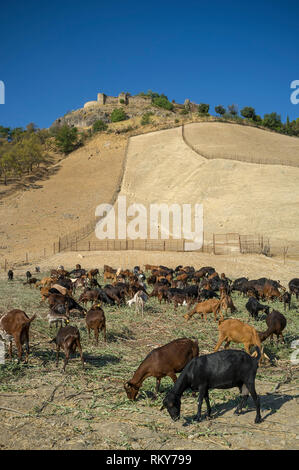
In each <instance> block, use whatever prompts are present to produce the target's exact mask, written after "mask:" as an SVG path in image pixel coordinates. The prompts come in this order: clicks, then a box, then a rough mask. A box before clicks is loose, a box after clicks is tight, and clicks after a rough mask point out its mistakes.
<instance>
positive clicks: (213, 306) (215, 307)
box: [184, 299, 223, 321]
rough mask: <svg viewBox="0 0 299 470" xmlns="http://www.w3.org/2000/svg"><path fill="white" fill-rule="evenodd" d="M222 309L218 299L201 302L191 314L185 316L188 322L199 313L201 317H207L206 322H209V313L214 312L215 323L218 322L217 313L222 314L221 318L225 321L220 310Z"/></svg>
mask: <svg viewBox="0 0 299 470" xmlns="http://www.w3.org/2000/svg"><path fill="white" fill-rule="evenodd" d="M220 307H221V301H220V300H217V299H209V300H205V301H204V302H200V303H198V304H196V305H195V307H194V308H193V310H191V311H190V312H187V313H186V314H185V315H184V318H186V320H187V321H188V320H190V318H191V317H192V316H193V315H194V314H195V313H199V315H201V318H202V319H203V317H204V316H205V321H207V313H212V312H213V314H214V319H215V321H217V313H220V317H221V318H222V319H223V314H222V312H221V310H220Z"/></svg>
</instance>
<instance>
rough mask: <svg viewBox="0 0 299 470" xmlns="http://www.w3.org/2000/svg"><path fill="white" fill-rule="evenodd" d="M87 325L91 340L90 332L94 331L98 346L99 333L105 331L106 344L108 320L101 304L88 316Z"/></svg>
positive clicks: (89, 312) (92, 309) (95, 306)
mask: <svg viewBox="0 0 299 470" xmlns="http://www.w3.org/2000/svg"><path fill="white" fill-rule="evenodd" d="M85 321H86V325H87V330H88V337H89V338H90V330H93V331H94V336H95V340H96V344H97V345H98V343H99V331H100V330H101V331H103V334H104V341H105V343H106V340H107V339H106V319H105V314H104V310H103V309H102V308H101V306H100V304H95V305H93V306H92V307H91V309H90V310H89V311H88V312H87V314H86V318H85Z"/></svg>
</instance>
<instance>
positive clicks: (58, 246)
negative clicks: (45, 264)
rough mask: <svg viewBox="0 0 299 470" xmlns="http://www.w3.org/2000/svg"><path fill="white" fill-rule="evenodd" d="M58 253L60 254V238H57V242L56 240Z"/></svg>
mask: <svg viewBox="0 0 299 470" xmlns="http://www.w3.org/2000/svg"><path fill="white" fill-rule="evenodd" d="M58 253H60V237H59V240H58Z"/></svg>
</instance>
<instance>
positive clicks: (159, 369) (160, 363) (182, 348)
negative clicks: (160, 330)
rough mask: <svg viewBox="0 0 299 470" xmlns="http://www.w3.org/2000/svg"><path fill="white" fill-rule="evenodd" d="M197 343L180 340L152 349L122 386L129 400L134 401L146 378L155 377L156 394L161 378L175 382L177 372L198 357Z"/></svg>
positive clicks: (184, 339)
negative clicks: (168, 378)
mask: <svg viewBox="0 0 299 470" xmlns="http://www.w3.org/2000/svg"><path fill="white" fill-rule="evenodd" d="M198 352H199V351H198V342H197V341H196V340H195V341H192V340H191V339H188V338H180V339H176V340H174V341H171V343H168V344H165V345H164V346H161V347H160V348H156V349H153V351H152V352H150V353H149V354H148V355H147V356H146V358H145V359H144V361H143V362H142V363H141V364H140V366H139V367H138V369H137V370H136V372H135V373H134V375H133V377H132V378H131V380H129V381H128V382H126V383H125V384H124V388H125V391H126V393H127V396H128V398H129V399H130V400H136V397H137V394H138V392H139V389H140V387H141V385H142V383H143V382H144V380H145V379H147V378H148V377H156V379H157V381H156V393H158V392H159V387H160V382H161V379H162V377H166V376H168V377H170V378H171V379H172V380H173V382H176V380H177V376H176V373H177V372H181V371H182V370H183V369H184V367H185V366H186V364H187V363H188V362H189V361H190V360H191V359H192V358H193V357H196V356H198Z"/></svg>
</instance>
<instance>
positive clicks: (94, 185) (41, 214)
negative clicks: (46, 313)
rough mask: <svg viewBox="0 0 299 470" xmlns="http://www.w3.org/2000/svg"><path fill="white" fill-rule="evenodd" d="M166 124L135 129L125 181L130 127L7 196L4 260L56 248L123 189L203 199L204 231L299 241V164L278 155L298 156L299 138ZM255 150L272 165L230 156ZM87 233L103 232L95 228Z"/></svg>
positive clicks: (99, 138)
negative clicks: (61, 238) (21, 189)
mask: <svg viewBox="0 0 299 470" xmlns="http://www.w3.org/2000/svg"><path fill="white" fill-rule="evenodd" d="M155 119H157V118H156V117H155ZM131 122H133V123H134V125H135V124H136V125H137V118H134V119H133V120H130V121H124V122H122V123H119V126H118V129H119V130H120V131H121V129H125V128H126V126H128V124H130V123H131ZM167 123H168V125H169V126H171V125H172V126H173V125H177V124H175V121H172V122H170V121H169V122H168V121H166V122H164V121H163V119H161V120H160V122H159V123H158V122H156V123H155V122H154V123H153V124H152V125H149V126H143V127H142V128H140V127H139V128H138V129H137V130H135V131H133V132H135V133H137V132H144V134H140V135H135V136H132V137H130V140H129V144H128V152H127V161H126V166H125V171H124V175H123V179H122V181H121V175H122V165H123V164H124V157H125V149H126V146H127V139H128V137H127V135H130V133H129V134H127V133H120V134H116V133H113V132H110V133H102V134H99V135H96V136H95V137H93V138H92V139H91V140H89V141H88V143H87V144H86V145H85V146H84V147H82V148H80V149H78V150H76V151H75V152H73V153H72V154H70V155H69V156H68V157H67V158H66V159H65V160H62V161H61V162H59V163H58V164H57V167H56V169H57V171H56V172H53V175H52V176H51V177H50V178H49V179H47V180H45V181H37V182H36V184H35V186H34V188H33V189H30V190H26V191H24V190H23V191H19V192H17V193H16V194H13V195H12V196H10V197H7V198H4V199H3V200H2V201H1V204H0V217H1V224H0V262H1V264H3V260H4V258H7V259H8V260H9V262H15V261H20V260H23V261H24V259H25V253H26V252H29V254H30V257H29V261H30V258H31V259H33V257H34V255H35V254H36V255H40V254H41V253H42V252H43V249H44V248H46V255H52V253H53V242H54V241H57V239H58V237H59V236H63V235H64V234H67V233H69V232H71V231H73V230H76V229H78V228H80V227H82V226H84V225H85V224H86V223H88V222H90V221H91V220H93V219H94V213H95V209H96V207H97V206H98V205H99V204H101V203H107V202H108V203H110V202H111V201H112V199H113V196H116V195H117V194H118V190H119V189H120V193H119V194H120V195H125V196H126V197H127V202H128V204H130V203H133V202H138V203H142V204H144V205H145V206H149V204H151V203H163V202H165V203H168V204H173V203H179V204H192V205H193V204H195V203H202V204H203V206H204V231H205V232H206V233H227V232H238V233H241V234H252V233H261V234H264V235H268V236H270V237H272V238H277V239H281V240H288V241H297V240H298V237H299V233H298V232H299V229H298V227H299V211H298V203H299V190H298V177H299V168H296V167H293V166H286V165H278V164H272V163H273V162H278V161H282V160H283V159H286V158H287V159H288V161H291V164H294V165H295V164H296V159H298V158H299V140H298V139H296V138H291V137H287V136H283V135H278V134H275V133H272V132H268V131H263V130H260V129H255V128H252V127H247V126H238V125H233V124H225V123H212V122H211V123H191V124H186V125H185V128H184V133H185V140H184V139H183V136H182V127H181V126H180V127H174V128H170V129H167V130H155V129H157V128H158V129H159V126H160V129H161V126H163V125H164V127H165V126H166V125H167ZM155 126H156V127H155ZM114 131H116V126H115V125H114ZM117 132H119V131H117ZM131 135H132V132H131ZM194 149H197V151H195V150H194ZM198 152H202V154H203V155H205V156H209V157H214V158H206V157H205V156H203V155H200V154H199V153H198ZM252 155H258V157H257V158H259V159H260V157H261V156H262V157H263V159H264V160H265V163H267V164H258V163H248V162H242V161H237V160H231V159H229V160H228V159H227V158H228V157H230V158H231V157H234V158H238V159H241V158H243V159H247V158H251V156H252ZM120 183H121V184H120ZM88 239H89V240H96V237H95V235H94V233H91V234H90V236H89V238H88Z"/></svg>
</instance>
